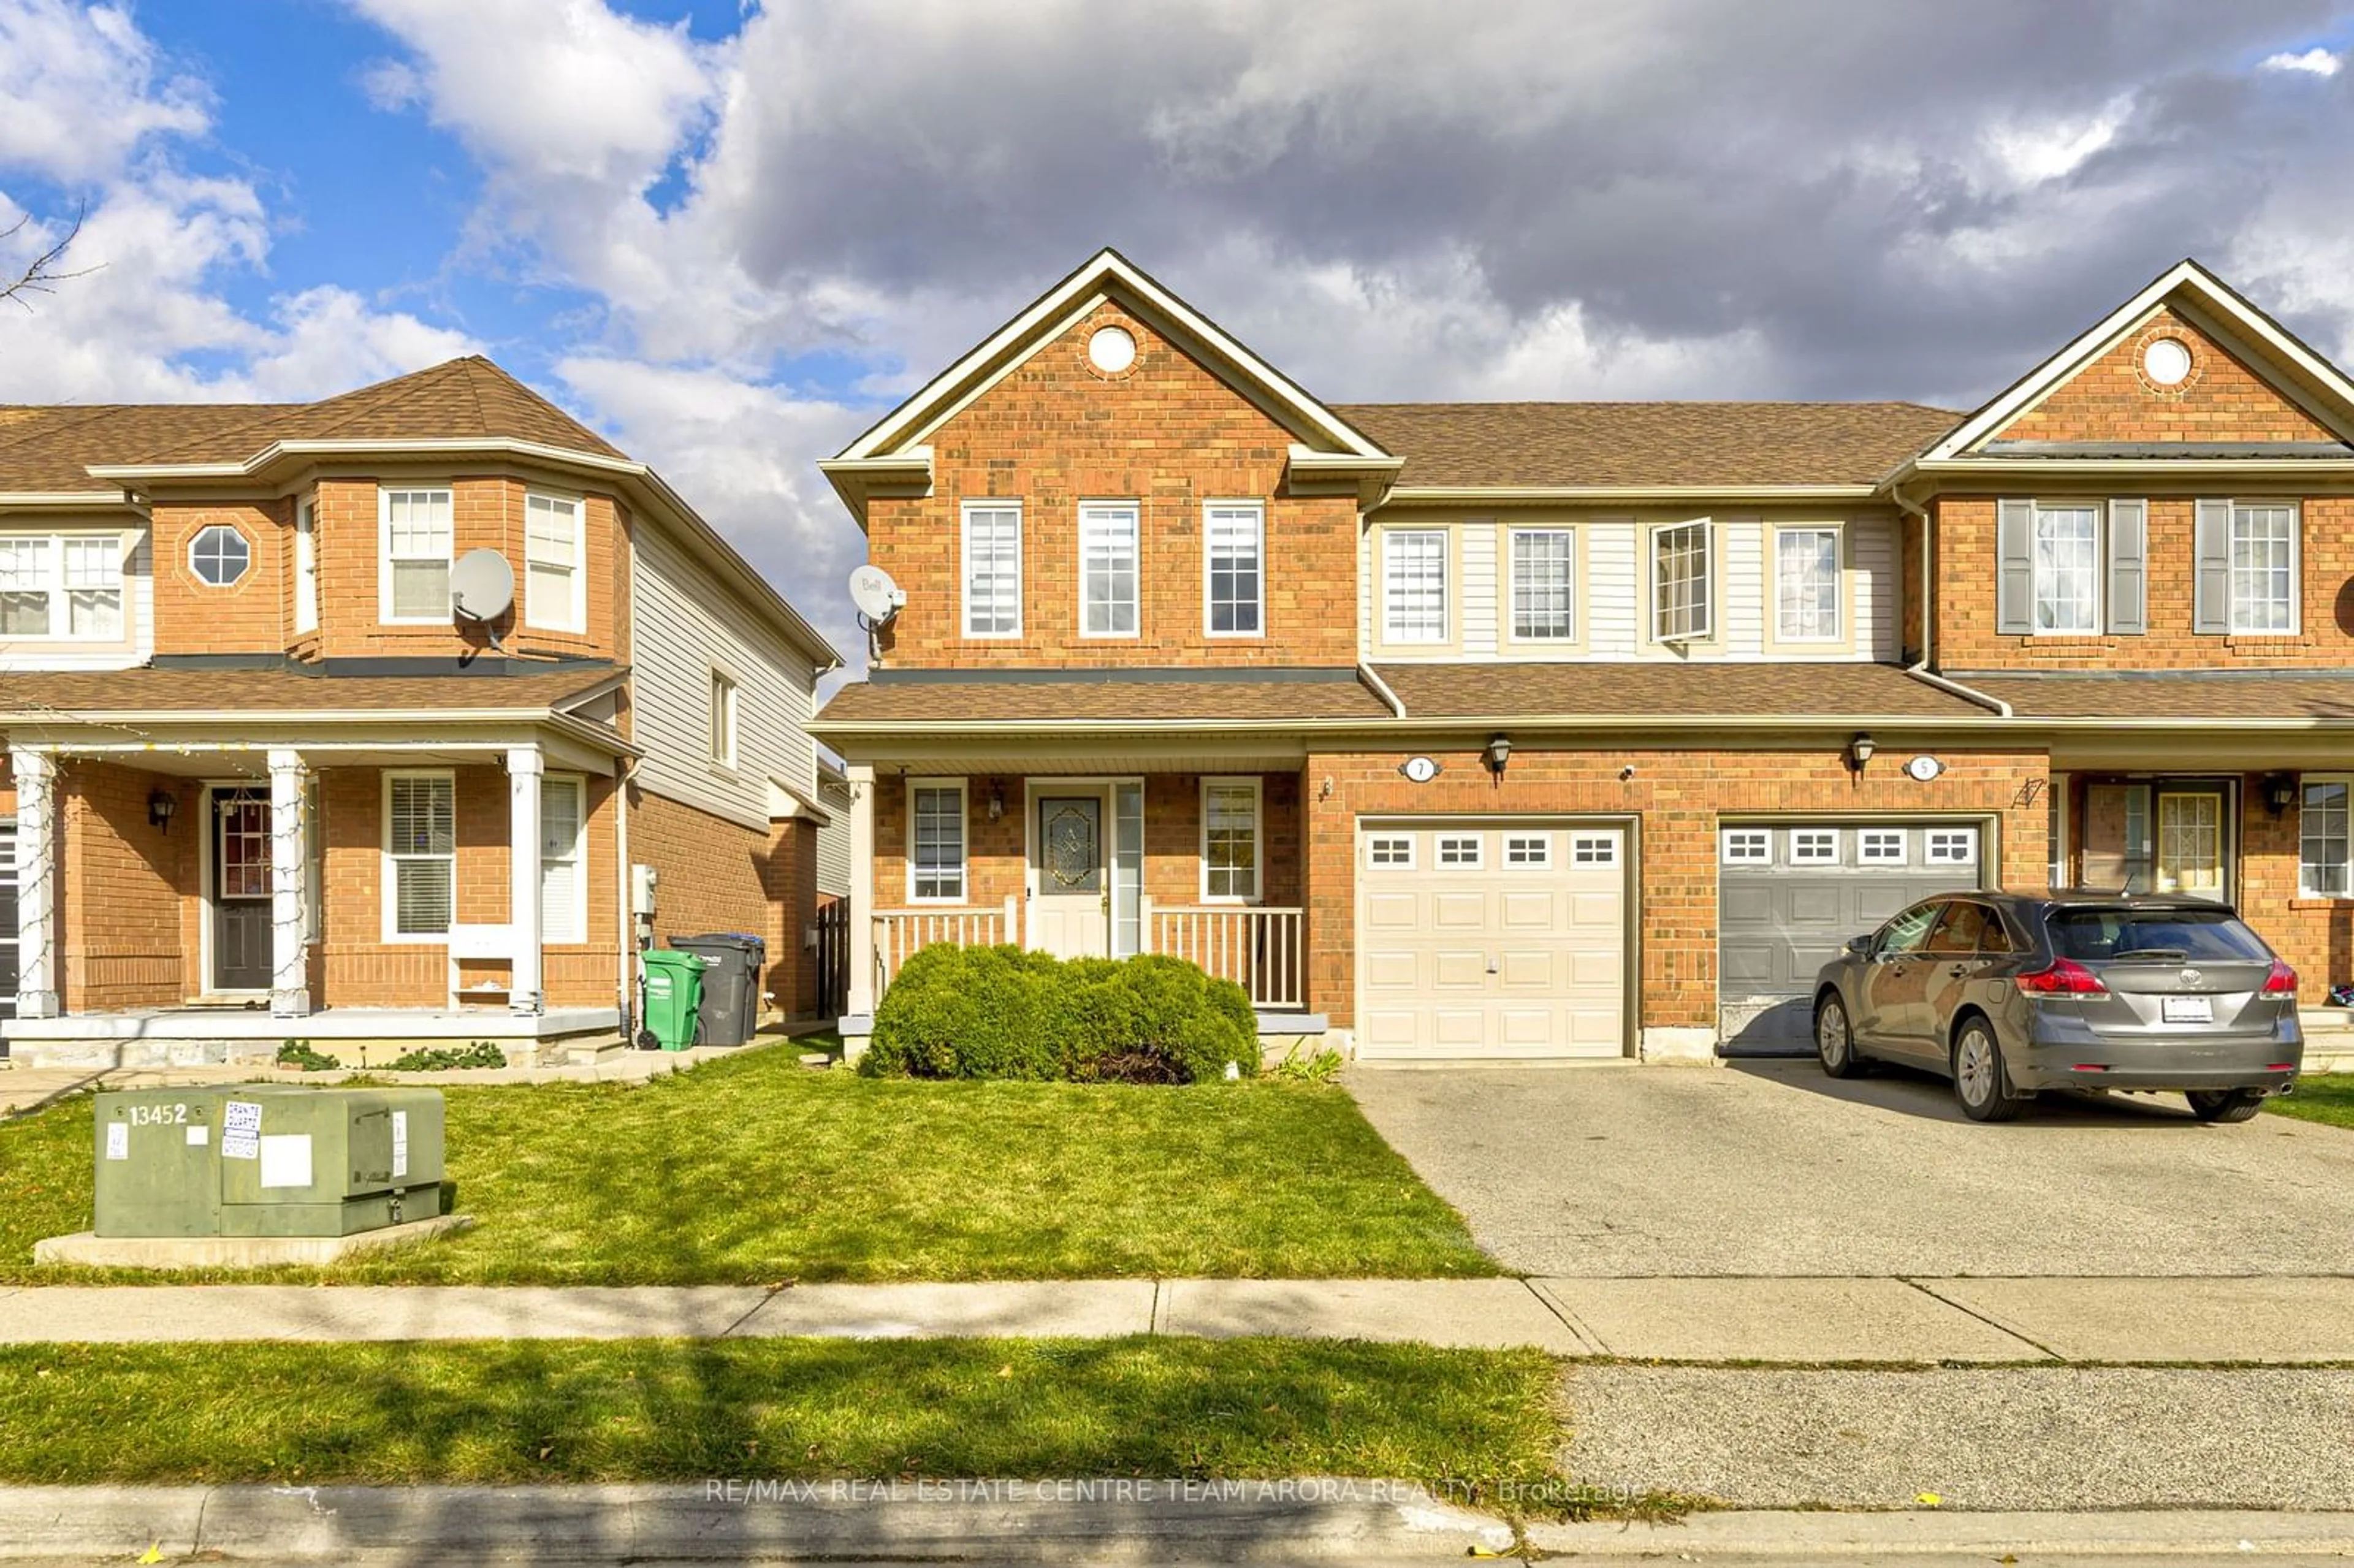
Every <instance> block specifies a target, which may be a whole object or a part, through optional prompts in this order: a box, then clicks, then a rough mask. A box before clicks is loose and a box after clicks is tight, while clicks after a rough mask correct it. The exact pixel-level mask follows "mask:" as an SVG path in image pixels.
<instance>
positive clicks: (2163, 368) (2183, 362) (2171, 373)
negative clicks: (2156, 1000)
mask: <svg viewBox="0 0 2354 1568" xmlns="http://www.w3.org/2000/svg"><path fill="white" fill-rule="evenodd" d="M2141 372H2142V374H2143V375H2144V376H2148V377H2149V379H2150V384H2151V385H2152V386H2154V387H2179V386H2181V385H2182V379H2183V377H2184V376H2189V375H2190V350H2189V349H2188V348H2186V347H2184V346H2183V344H2182V340H2181V339H2179V338H2172V337H2162V338H2159V339H2158V341H2157V342H2155V343H2153V344H2150V345H2149V346H2148V347H2147V348H2145V349H2143V350H2142V351H2141Z"/></svg>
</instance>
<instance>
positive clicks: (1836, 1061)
mask: <svg viewBox="0 0 2354 1568" xmlns="http://www.w3.org/2000/svg"><path fill="white" fill-rule="evenodd" d="M1815 1059H1816V1060H1817V1061H1819V1062H1820V1063H1821V1064H1822V1065H1823V1071H1824V1072H1826V1073H1828V1074H1829V1075H1831V1076H1832V1077H1834V1078H1856V1077H1861V1076H1862V1075H1863V1067H1864V1062H1863V1058H1862V1057H1861V1056H1859V1055H1857V1054H1856V1052H1855V1029H1854V1027H1853V1026H1852V1025H1850V1023H1849V1022H1848V1021H1847V1003H1845V1002H1843V1001H1840V999H1839V998H1838V997H1837V996H1836V995H1833V996H1827V997H1825V998H1823V1000H1822V1001H1821V1002H1820V1003H1819V1004H1818V1005H1817V1007H1816V1008H1815Z"/></svg>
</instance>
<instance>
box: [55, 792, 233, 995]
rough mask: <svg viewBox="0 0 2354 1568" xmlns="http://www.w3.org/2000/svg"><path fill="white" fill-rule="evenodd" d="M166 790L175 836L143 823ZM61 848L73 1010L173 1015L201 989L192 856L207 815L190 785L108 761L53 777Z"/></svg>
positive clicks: (65, 969)
mask: <svg viewBox="0 0 2354 1568" xmlns="http://www.w3.org/2000/svg"><path fill="white" fill-rule="evenodd" d="M155 789H170V790H172V791H173V792H174V793H175V795H177V796H178V798H179V810H178V811H177V812H176V814H175V818H174V820H173V823H172V830H171V832H164V831H163V830H162V829H159V828H157V827H155V826H154V825H153V824H152V823H150V822H149V821H148V820H147V798H148V796H149V794H150V793H152V792H153V791H154V790H155ZM57 792H58V800H59V801H60V802H61V805H62V810H61V813H60V815H61V818H62V823H63V833H64V837H63V841H62V843H61V845H60V850H61V853H60V856H59V869H60V871H61V873H62V874H61V876H60V877H59V880H58V957H59V959H60V960H61V961H60V965H59V967H60V969H61V971H62V975H61V980H62V990H63V992H64V994H63V997H62V1001H63V1002H64V1005H65V1008H66V1011H67V1012H99V1011H102V1010H105V1009H109V1008H127V1007H176V1006H178V1005H179V1004H180V1003H182V1002H183V1001H186V1000H187V999H188V997H189V996H191V995H193V994H195V992H196V990H197V989H198V980H197V976H196V963H197V960H196V947H195V939H196V927H195V925H194V923H193V921H189V922H186V924H185V925H184V920H183V916H184V915H185V914H186V913H187V906H194V905H195V903H196V853H197V848H198V846H200V845H201V844H202V842H203V821H204V813H203V812H202V811H201V810H197V809H196V805H197V792H196V790H195V789H193V788H191V787H189V786H188V785H187V784H186V781H184V780H180V779H169V778H165V777H164V776H163V775H160V774H154V773H148V772H145V771H143V770H140V769H134V768H119V767H114V766H112V765H110V764H106V763H98V762H89V761H82V760H79V759H77V760H69V761H67V762H66V763H65V764H64V765H63V766H62V767H61V768H59V769H58V782H57Z"/></svg>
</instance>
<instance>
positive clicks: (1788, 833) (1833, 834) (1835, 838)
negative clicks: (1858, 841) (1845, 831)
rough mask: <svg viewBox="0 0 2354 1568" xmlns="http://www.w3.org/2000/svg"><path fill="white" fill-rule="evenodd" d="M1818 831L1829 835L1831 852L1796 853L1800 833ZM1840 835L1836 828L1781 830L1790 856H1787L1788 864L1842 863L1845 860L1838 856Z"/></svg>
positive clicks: (1816, 832) (1815, 832)
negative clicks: (1818, 853)
mask: <svg viewBox="0 0 2354 1568" xmlns="http://www.w3.org/2000/svg"><path fill="white" fill-rule="evenodd" d="M1818 833H1827V834H1829V836H1830V841H1831V844H1830V849H1831V853H1829V854H1828V855H1801V854H1799V853H1798V839H1799V837H1800V835H1802V834H1818ZM1841 837H1842V835H1841V833H1840V830H1839V829H1838V828H1789V829H1786V830H1785V831H1784V832H1783V842H1784V844H1785V845H1786V847H1787V850H1788V852H1789V857H1790V858H1789V861H1788V863H1789V864H1791V865H1841V864H1844V863H1845V862H1844V861H1843V860H1842V859H1841V858H1840V848H1841V847H1842V846H1841V842H1840V840H1841Z"/></svg>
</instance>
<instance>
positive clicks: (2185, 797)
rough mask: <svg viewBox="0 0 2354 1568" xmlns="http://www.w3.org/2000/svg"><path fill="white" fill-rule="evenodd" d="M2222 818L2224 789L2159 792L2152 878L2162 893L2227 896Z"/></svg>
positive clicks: (2211, 896)
mask: <svg viewBox="0 0 2354 1568" xmlns="http://www.w3.org/2000/svg"><path fill="white" fill-rule="evenodd" d="M2224 814H2225V813H2224V807H2223V796H2222V792H2221V790H2213V789H2195V790H2175V789H2160V790H2158V813H2157V815H2158V823H2157V828H2158V845H2157V850H2158V853H2157V856H2156V864H2155V866H2154V867H2153V875H2152V878H2151V880H2152V882H2153V884H2154V885H2155V887H2156V890H2157V891H2158V892H2160V893H2181V894H2188V895H2190V896H2191V897H2194V898H2221V897H2222V896H2223V820H2224Z"/></svg>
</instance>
